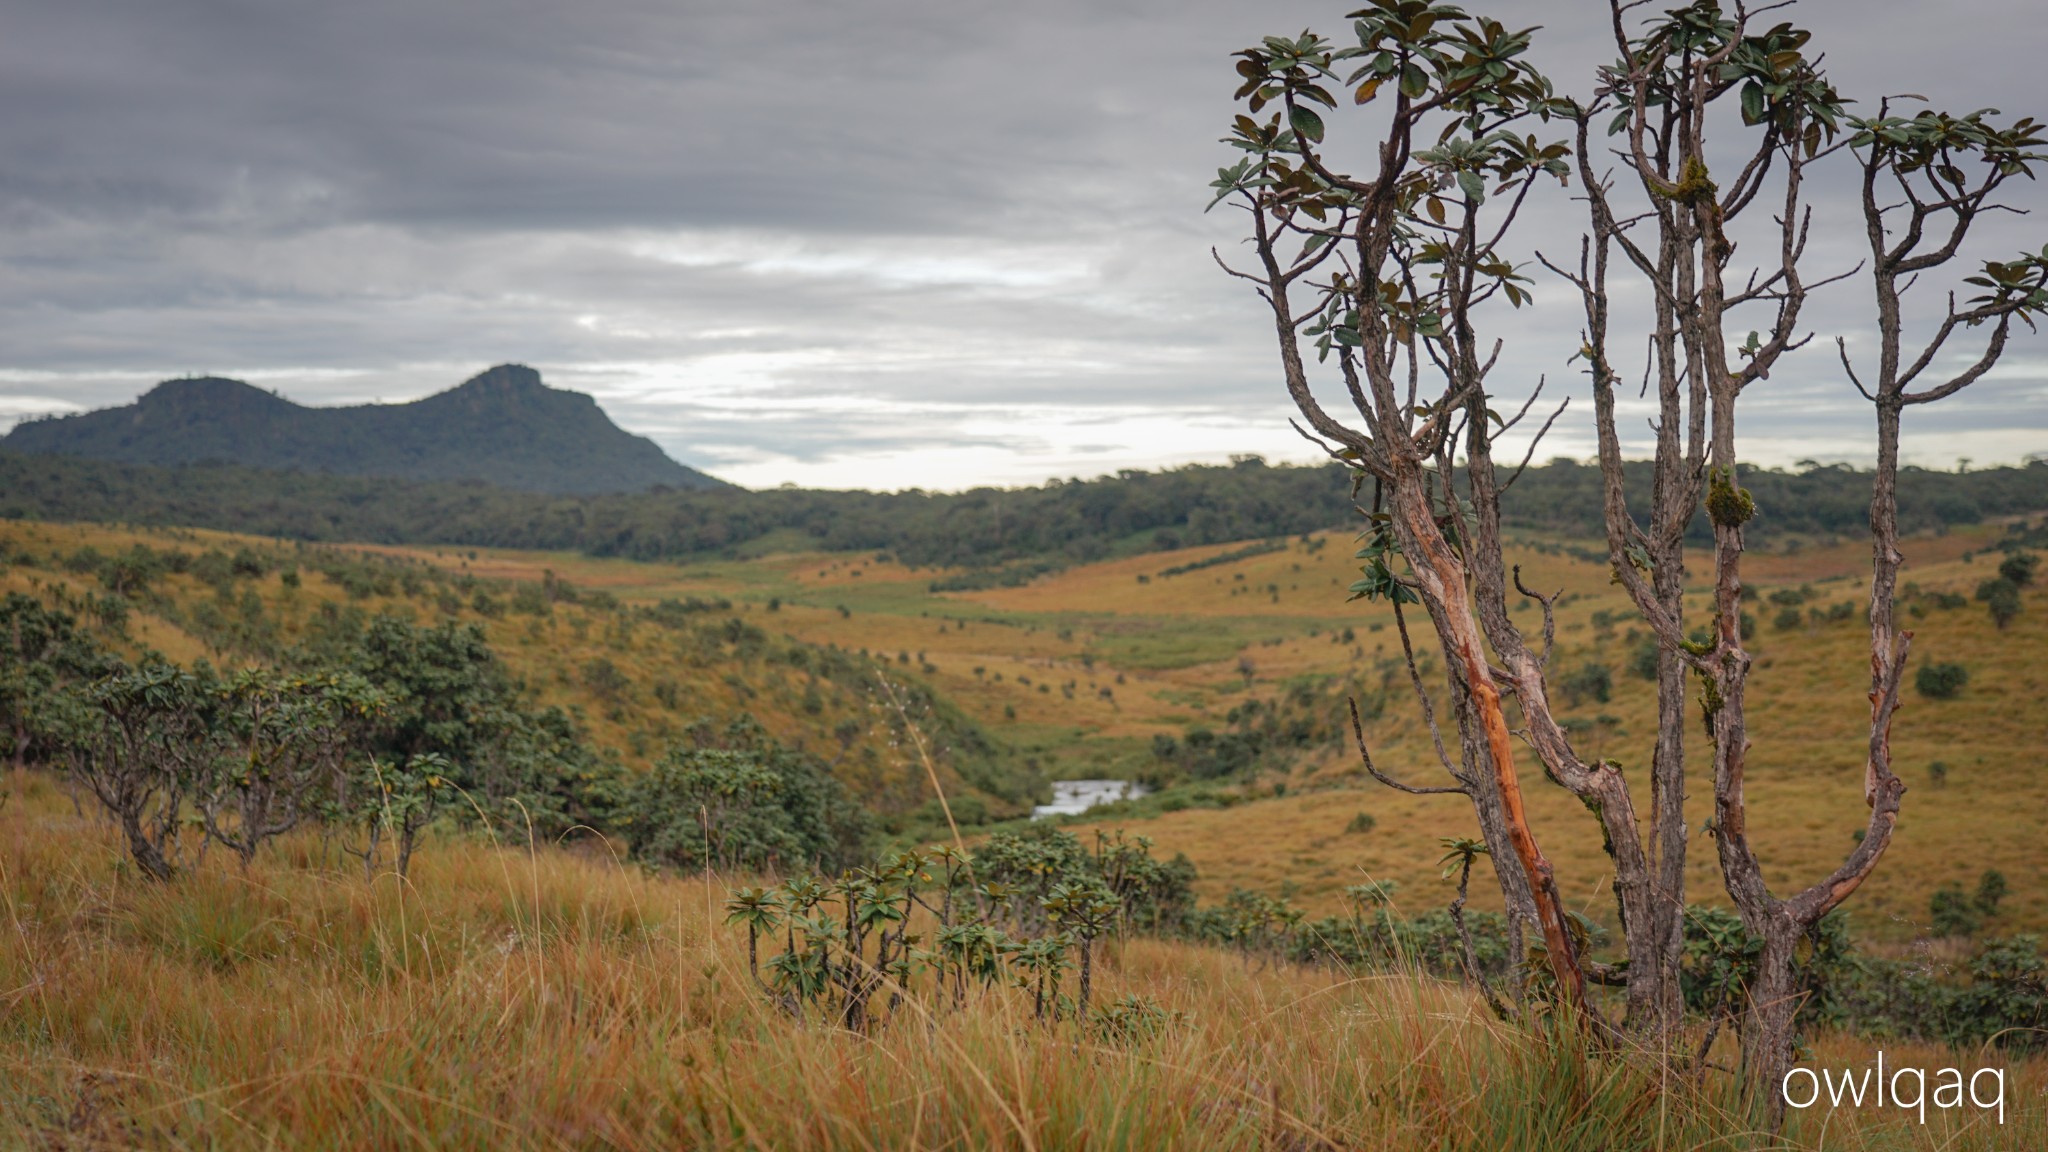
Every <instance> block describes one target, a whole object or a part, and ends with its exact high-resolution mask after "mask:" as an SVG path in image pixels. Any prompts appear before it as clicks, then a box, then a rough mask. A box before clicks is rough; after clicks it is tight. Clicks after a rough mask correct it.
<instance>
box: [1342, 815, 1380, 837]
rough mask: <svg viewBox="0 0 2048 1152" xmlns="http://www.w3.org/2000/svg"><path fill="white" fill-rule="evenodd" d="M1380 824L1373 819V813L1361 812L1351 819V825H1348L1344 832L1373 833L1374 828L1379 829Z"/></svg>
mask: <svg viewBox="0 0 2048 1152" xmlns="http://www.w3.org/2000/svg"><path fill="white" fill-rule="evenodd" d="M1379 823H1380V822H1379V821H1378V820H1375V819H1373V815H1372V813H1370V812H1360V813H1359V814H1358V815H1356V816H1353V817H1352V818H1351V823H1349V824H1346V825H1345V826H1344V831H1346V832H1350V833H1366V832H1370V831H1372V830H1373V829H1374V828H1377V827H1379Z"/></svg>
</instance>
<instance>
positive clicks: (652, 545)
mask: <svg viewBox="0 0 2048 1152" xmlns="http://www.w3.org/2000/svg"><path fill="white" fill-rule="evenodd" d="M1627 473H1628V478H1629V484H1630V487H1631V488H1647V486H1648V484H1649V477H1650V465H1649V463H1648V462H1641V463H1631V464H1629V465H1627ZM1743 480H1744V483H1745V484H1747V485H1748V487H1749V490H1750V491H1751V492H1753V493H1754V494H1755V499H1757V500H1759V501H1761V502H1763V503H1764V504H1765V505H1766V506H1768V507H1769V508H1770V509H1771V515H1770V516H1768V517H1766V518H1764V519H1762V520H1757V521H1752V522H1751V523H1749V524H1748V525H1746V526H1745V528H1744V531H1745V532H1746V533H1747V534H1748V535H1749V536H1750V538H1751V540H1752V542H1753V543H1755V542H1763V541H1767V540H1768V539H1769V538H1770V537H1771V536H1772V535H1773V534H1791V535H1801V536H1828V535H1843V536H1860V535H1862V534H1863V532H1864V531H1865V530H1866V528H1865V525H1866V524H1867V523H1868V519H1869V500H1870V477H1869V475H1868V474H1867V473H1861V472H1857V471H1854V470H1852V469H1849V468H1846V467H1824V468H1809V469H1807V470H1805V471H1802V472H1797V473H1793V472H1781V471H1770V470H1751V471H1747V472H1745V473H1744V474H1743ZM1350 491H1351V489H1350V481H1349V478H1348V476H1347V474H1346V472H1345V471H1344V469H1342V468H1341V467H1337V466H1334V465H1332V466H1319V467H1280V468H1272V467H1267V466H1265V465H1264V464H1263V463H1262V462H1260V461H1258V460H1257V459H1256V458H1245V459H1243V460H1241V461H1240V462H1238V463H1236V464H1233V465H1230V466H1227V467H1224V466H1206V465H1198V466H1190V467H1186V468H1176V469H1170V470H1167V471H1163V472H1136V471H1130V472H1123V473H1119V474H1118V475H1116V476H1108V477H1102V478H1100V479H1096V480H1088V481H1069V482H1055V483H1050V484H1047V485H1045V486H1044V487H1041V488H1024V489H1008V490H1002V489H991V488H982V489H975V490H973V491H969V492H961V493H953V494H942V493H929V492H918V491H910V492H899V493H894V494H879V493H871V492H824V491H806V490H802V489H792V490H780V489H778V490H771V491H762V492H743V491H739V490H736V489H720V490H716V491H669V492H660V491H652V492H644V493H638V494H630V495H608V496H569V497H548V496H540V495H534V494H529V493H522V492H516V491H512V490H509V489H501V488H492V487H487V486H484V485H481V484H448V483H435V482H429V481H422V480H391V479H381V478H378V479H371V478H362V477H349V476H332V475H322V474H319V473H313V472H261V471H257V470H253V469H249V468H240V467H234V466H228V465H214V464H192V465H185V466H180V467H176V468H153V467H145V466H140V465H127V464H110V463H105V462H101V461H92V460H82V459H76V458H69V457H61V456H26V455H21V454H19V453H13V452H6V453H0V514H5V515H9V516H15V517H28V518H39V519H47V520H105V521H123V522H127V523H139V524H176V525H181V526H190V527H211V528H225V529H233V530H236V531H242V532H252V533H260V534H264V535H272V536H284V537H291V538H297V539H305V540H354V541H369V542H379V543H445V544H459V545H470V546H492V547H507V548H535V549H549V550H577V551H582V552H586V553H590V554H593V555H604V556H627V557H632V558H636V559H649V560H651V559H663V558H670V557H677V556H687V555H694V554H712V553H722V552H727V551H729V550H732V549H735V548H737V547H739V546H740V545H743V544H746V543H748V542H750V541H754V540H758V539H760V538H761V537H763V536H766V535H768V534H769V533H771V532H782V531H790V530H794V531H796V532H799V533H801V534H802V535H803V536H804V537H805V538H807V539H808V540H810V541H811V542H812V543H813V544H814V545H815V546H816V547H819V548H825V549H835V550H847V551H870V550H875V549H886V550H887V551H888V552H889V553H890V554H892V555H893V556H895V557H896V558H897V559H899V560H901V561H902V562H904V563H907V564H915V565H946V566H952V567H965V568H995V569H1002V570H1003V573H1004V574H1003V575H1001V576H1000V577H986V578H988V579H995V580H997V582H999V583H1000V582H1002V581H1006V580H1010V579H1015V578H1028V577H1026V576H1025V573H1026V571H1027V570H1028V567H1029V565H1027V566H1026V567H1025V568H1008V567H1006V566H1008V565H1012V564H1014V563H1017V562H1034V563H1035V562H1043V561H1047V560H1051V561H1055V562H1073V561H1082V560H1091V559H1095V558H1098V557H1101V556H1106V555H1110V554H1113V553H1121V552H1132V551H1160V550H1167V549H1173V548H1183V547H1192V546H1195V545H1201V544H1218V543H1225V542H1229V541H1235V540H1247V539H1264V538H1269V537H1271V536H1274V535H1277V534H1282V533H1284V534H1287V535H1298V534H1300V533H1303V532H1309V531H1313V530H1317V529H1322V528H1334V527H1339V526H1346V525H1350V524H1352V523H1353V522H1355V520H1356V517H1357V513H1356V511H1355V510H1354V509H1353V508H1352V506H1351V503H1350ZM1899 492H1900V503H1901V512H1900V528H1901V530H1902V531H1905V532H1909V533H1910V532H1916V531H1928V530H1934V529H1938V528H1940V527H1942V526H1944V525H1950V524H1968V523H1976V522H1978V521H1980V520H1982V519H1984V518H1985V517H1987V516H1998V515H2011V514H2015V513H2025V512H2032V511H2036V510H2039V509H2043V508H2048V463H2043V464H2030V465H2028V466H2026V467H2024V468H1997V469H1988V470H1984V471H1975V472H1968V473H1952V472H1930V471H1924V470H1920V469H1913V468H1908V469H1905V470H1903V471H1902V472H1901V473H1900V476H1899ZM1643 506H1645V507H1647V502H1644V504H1643ZM1504 515H1505V517H1506V520H1507V523H1508V524H1509V525H1510V526H1511V527H1516V528H1522V529H1533V530H1539V531H1548V532H1555V533H1559V534H1563V535H1571V536H1586V535H1597V534H1599V532H1600V531H1601V526H1602V523H1603V520H1602V496H1601V488H1600V474H1599V470H1598V469H1597V468H1594V467H1591V466H1589V465H1584V464H1578V463H1575V462H1573V461H1570V460H1556V461H1552V462H1551V463H1550V464H1548V465H1546V466H1539V467H1534V468H1531V469H1530V470H1529V471H1528V472H1526V473H1524V474H1523V476H1522V478H1521V479H1520V480H1519V481H1518V482H1517V483H1516V485H1515V487H1514V489H1513V490H1512V491H1511V493H1510V494H1509V498H1508V501H1507V505H1506V508H1505V509H1504ZM1706 535H1707V529H1706V517H1705V516H1704V515H1702V516H1701V517H1699V519H1698V520H1697V521H1696V522H1695V524H1694V525H1693V527H1692V531H1691V535H1690V537H1689V538H1690V539H1692V540H1693V541H1694V542H1700V541H1702V540H1704V539H1705V538H1706ZM975 578H976V579H983V578H984V577H980V576H977V577H975Z"/></svg>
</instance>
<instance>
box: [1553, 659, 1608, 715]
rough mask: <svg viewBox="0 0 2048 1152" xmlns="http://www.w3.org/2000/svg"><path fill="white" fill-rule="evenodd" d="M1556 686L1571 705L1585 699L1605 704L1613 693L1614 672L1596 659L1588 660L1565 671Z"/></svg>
mask: <svg viewBox="0 0 2048 1152" xmlns="http://www.w3.org/2000/svg"><path fill="white" fill-rule="evenodd" d="M1558 687H1559V688H1561V689H1563V690H1564V695H1565V699H1566V700H1567V701H1568V702H1569V703H1571V704H1572V705H1573V706H1577V705H1578V704H1580V703H1582V702H1584V701H1585V700H1587V699H1591V700H1595V701H1598V702H1599V703H1601V704H1605V703H1607V702H1608V700H1609V699H1610V698H1611V697H1612V696H1613V695H1614V672H1613V670H1612V669H1610V668H1608V667H1607V665H1605V664H1602V663H1600V662H1599V661H1597V660H1588V661H1587V662H1585V663H1584V664H1581V665H1579V666H1578V667H1577V668H1574V669H1572V670H1571V671H1570V672H1567V673H1565V676H1564V679H1563V680H1561V681H1559V683H1558Z"/></svg>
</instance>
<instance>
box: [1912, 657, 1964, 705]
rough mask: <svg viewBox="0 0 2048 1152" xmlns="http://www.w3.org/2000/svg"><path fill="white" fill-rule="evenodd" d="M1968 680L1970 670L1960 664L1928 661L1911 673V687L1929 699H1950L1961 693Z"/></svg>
mask: <svg viewBox="0 0 2048 1152" xmlns="http://www.w3.org/2000/svg"><path fill="white" fill-rule="evenodd" d="M1969 682H1970V670H1969V669H1968V668H1965V667H1963V666H1962V665H1961V664H1944V663H1940V662H1937V661H1930V662H1928V663H1926V664H1922V665H1920V668H1919V671H1917V672H1915V673H1913V687H1914V689H1915V690H1917V691H1918V692H1919V693H1920V694H1921V695H1922V696H1925V697H1927V698H1928V699H1929V700H1950V699H1953V698H1955V697H1957V696H1960V695H1962V692H1963V687H1964V686H1965V685H1967V684H1968V683H1969Z"/></svg>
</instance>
